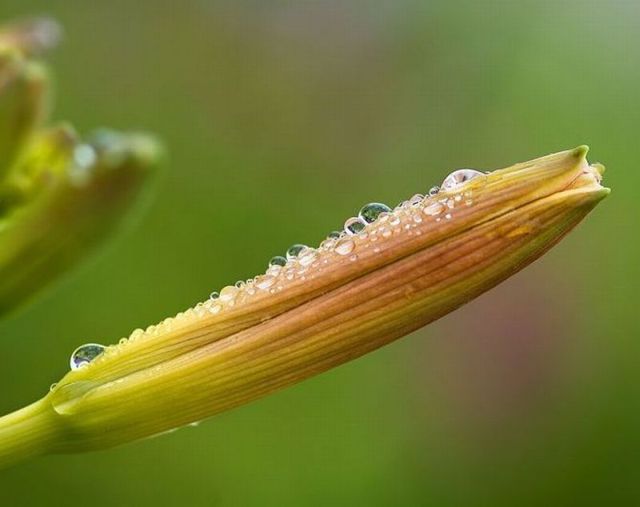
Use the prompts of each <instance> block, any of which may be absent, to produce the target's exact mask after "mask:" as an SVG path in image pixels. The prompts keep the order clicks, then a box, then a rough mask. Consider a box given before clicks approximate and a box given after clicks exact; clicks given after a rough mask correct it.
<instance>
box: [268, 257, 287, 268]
mask: <svg viewBox="0 0 640 507" xmlns="http://www.w3.org/2000/svg"><path fill="white" fill-rule="evenodd" d="M286 264H287V259H286V258H285V257H283V256H282V255H276V256H275V257H272V258H271V260H270V261H269V266H284V265H286Z"/></svg>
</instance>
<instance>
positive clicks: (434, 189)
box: [429, 185, 440, 197]
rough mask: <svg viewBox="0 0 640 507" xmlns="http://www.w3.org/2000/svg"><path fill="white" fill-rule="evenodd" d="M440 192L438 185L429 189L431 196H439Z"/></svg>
mask: <svg viewBox="0 0 640 507" xmlns="http://www.w3.org/2000/svg"><path fill="white" fill-rule="evenodd" d="M438 192H440V187H439V186H438V185H436V186H434V187H431V188H430V189H429V196H431V197H433V196H434V195H438Z"/></svg>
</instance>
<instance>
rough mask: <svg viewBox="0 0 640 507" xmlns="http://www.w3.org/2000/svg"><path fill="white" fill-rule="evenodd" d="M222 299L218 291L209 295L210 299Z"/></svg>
mask: <svg viewBox="0 0 640 507" xmlns="http://www.w3.org/2000/svg"><path fill="white" fill-rule="evenodd" d="M219 297H220V293H219V292H218V291H217V290H214V291H213V292H212V293H211V294H209V299H218V298H219Z"/></svg>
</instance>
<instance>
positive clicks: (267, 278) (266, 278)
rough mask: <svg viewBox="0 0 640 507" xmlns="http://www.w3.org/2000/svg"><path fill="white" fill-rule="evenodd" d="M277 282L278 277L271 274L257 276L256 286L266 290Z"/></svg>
mask: <svg viewBox="0 0 640 507" xmlns="http://www.w3.org/2000/svg"><path fill="white" fill-rule="evenodd" d="M274 283H276V277H275V276H271V275H262V276H259V277H257V278H256V287H258V289H262V290H266V289H268V288H269V287H271V286H272V285H273V284H274Z"/></svg>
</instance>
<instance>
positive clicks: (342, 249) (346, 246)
mask: <svg viewBox="0 0 640 507" xmlns="http://www.w3.org/2000/svg"><path fill="white" fill-rule="evenodd" d="M355 247H356V244H355V243H354V242H353V240H351V239H347V238H345V239H342V240H341V241H339V242H338V244H337V245H336V253H337V254H339V255H348V254H350V253H351V252H353V249H354V248H355Z"/></svg>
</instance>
